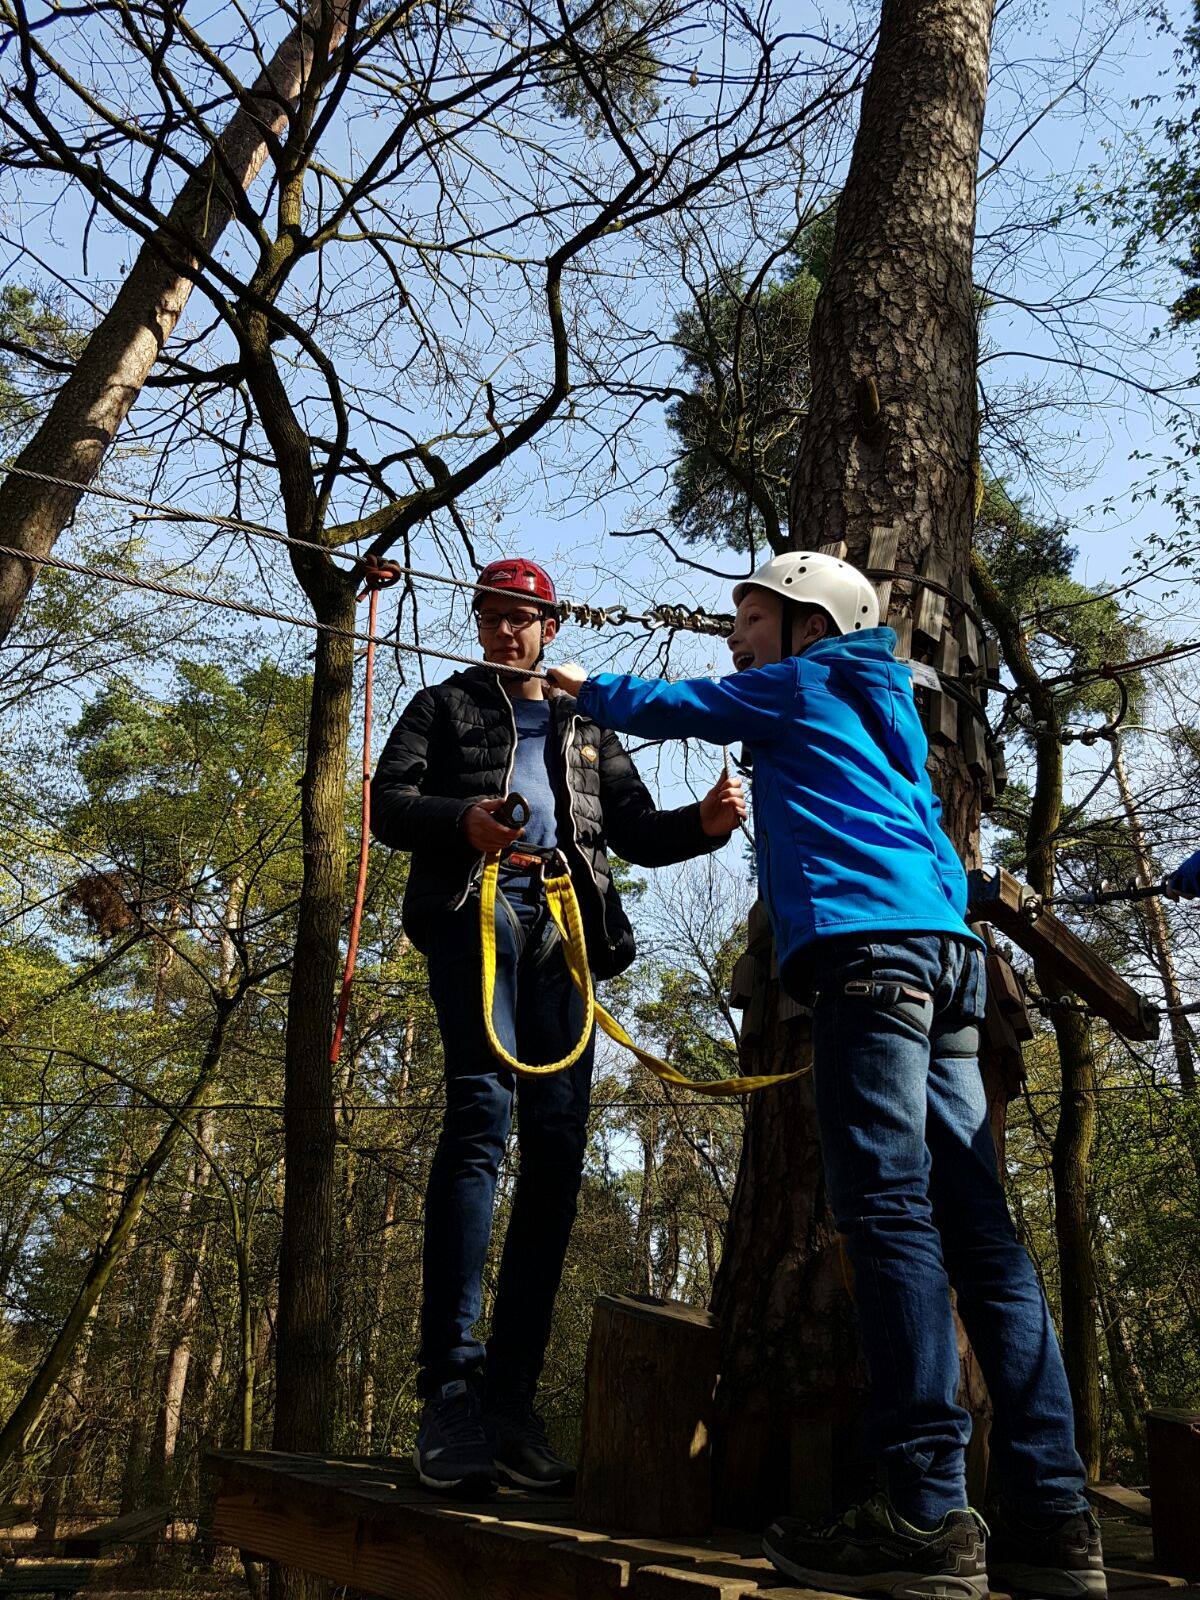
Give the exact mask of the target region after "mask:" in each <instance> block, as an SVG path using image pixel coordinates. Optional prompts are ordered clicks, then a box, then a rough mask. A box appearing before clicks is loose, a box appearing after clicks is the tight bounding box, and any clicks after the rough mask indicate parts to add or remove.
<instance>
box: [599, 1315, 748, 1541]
mask: <svg viewBox="0 0 1200 1600" xmlns="http://www.w3.org/2000/svg"><path fill="white" fill-rule="evenodd" d="M719 1359H720V1332H719V1328H718V1325H717V1319H716V1318H715V1317H714V1316H713V1315H712V1314H711V1312H708V1311H701V1310H698V1309H697V1308H696V1307H694V1306H686V1305H681V1304H679V1303H678V1302H676V1301H661V1300H649V1299H644V1298H642V1297H641V1296H635V1295H601V1296H600V1298H599V1299H598V1300H597V1301H596V1305H595V1309H594V1310H593V1313H592V1332H591V1337H590V1339H589V1340H588V1349H587V1373H586V1379H585V1387H584V1402H583V1439H582V1444H581V1448H580V1462H579V1479H578V1483H577V1485H576V1489H575V1508H576V1512H577V1513H578V1515H579V1517H580V1519H581V1520H582V1521H583V1522H586V1523H590V1524H593V1525H596V1526H599V1527H608V1528H621V1529H628V1530H630V1531H631V1532H636V1533H648V1534H657V1535H670V1536H679V1535H682V1534H704V1533H707V1532H708V1531H709V1529H710V1527H711V1526H712V1459H711V1436H712V1420H713V1394H714V1392H715V1389H716V1383H717V1364H718V1361H719Z"/></svg>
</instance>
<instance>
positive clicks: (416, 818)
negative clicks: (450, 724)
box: [371, 689, 478, 850]
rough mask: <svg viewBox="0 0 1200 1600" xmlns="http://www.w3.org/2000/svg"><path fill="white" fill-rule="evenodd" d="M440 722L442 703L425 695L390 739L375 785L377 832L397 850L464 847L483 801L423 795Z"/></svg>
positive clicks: (374, 823)
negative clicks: (466, 820) (467, 823)
mask: <svg viewBox="0 0 1200 1600" xmlns="http://www.w3.org/2000/svg"><path fill="white" fill-rule="evenodd" d="M437 721H438V704H437V701H436V699H435V698H434V696H433V695H432V694H431V693H430V691H429V690H428V689H422V690H420V692H419V693H417V694H416V695H414V696H413V698H412V699H411V700H410V701H409V703H408V705H407V706H406V707H405V710H404V714H403V715H402V716H401V718H400V720H399V722H398V723H397V724H396V726H395V727H394V728H393V729H392V731H391V734H390V735H389V736H388V742H387V743H386V744H385V745H384V747H383V754H382V755H381V756H380V758H379V765H378V766H377V767H376V768H375V776H374V777H373V778H372V779H371V832H372V833H373V834H374V835H375V837H376V838H377V839H378V840H379V842H380V844H386V845H388V846H389V847H390V848H391V849H393V850H411V849H413V848H414V846H416V845H417V844H421V845H436V844H450V843H452V842H455V843H459V842H461V836H460V835H459V831H458V828H459V823H460V821H461V820H462V818H463V816H464V815H465V813H466V812H468V811H469V810H470V809H471V807H472V806H473V805H474V804H475V803H476V799H477V798H478V797H474V798H471V799H467V800H462V799H452V798H450V797H449V796H447V795H437V794H422V792H421V785H422V783H423V782H424V780H425V775H426V773H427V772H428V770H429V748H430V744H431V742H432V740H433V739H434V737H435V735H436V728H437Z"/></svg>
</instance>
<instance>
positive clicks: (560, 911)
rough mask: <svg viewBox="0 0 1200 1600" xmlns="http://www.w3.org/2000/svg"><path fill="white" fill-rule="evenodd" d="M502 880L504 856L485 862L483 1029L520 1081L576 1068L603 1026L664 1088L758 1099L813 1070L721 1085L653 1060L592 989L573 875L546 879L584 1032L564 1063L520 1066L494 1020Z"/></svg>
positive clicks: (481, 907)
mask: <svg viewBox="0 0 1200 1600" xmlns="http://www.w3.org/2000/svg"><path fill="white" fill-rule="evenodd" d="M499 875H500V857H499V855H498V854H492V855H489V856H488V857H487V859H486V861H485V862H484V867H483V877H482V878H481V880H480V885H479V937H480V942H481V945H482V948H483V1025H484V1027H485V1028H486V1030H487V1037H488V1043H489V1044H490V1045H491V1047H492V1052H493V1054H495V1055H496V1056H498V1057H499V1058H500V1060H501V1061H503V1062H504V1064H505V1066H506V1067H508V1068H509V1070H510V1071H511V1072H514V1073H515V1074H516V1075H517V1077H519V1078H542V1077H546V1076H548V1075H549V1074H550V1073H552V1072H562V1071H563V1070H564V1069H565V1068H567V1067H573V1066H574V1065H575V1063H576V1062H577V1061H578V1060H579V1058H580V1056H581V1055H582V1054H583V1051H584V1047H585V1045H586V1044H587V1042H588V1040H589V1039H590V1038H591V1035H592V1027H593V1025H594V1024H595V1023H597V1022H598V1023H599V1024H600V1026H601V1027H602V1028H603V1029H604V1031H605V1033H606V1034H607V1035H608V1036H609V1038H610V1039H615V1040H616V1042H617V1043H618V1044H620V1045H624V1047H625V1049H626V1050H628V1051H630V1052H631V1053H632V1054H633V1055H635V1056H636V1057H637V1059H638V1060H639V1061H640V1062H641V1063H642V1065H643V1066H644V1067H648V1068H649V1069H650V1071H651V1072H652V1073H653V1074H654V1076H655V1077H656V1078H661V1079H662V1081H663V1082H664V1083H677V1084H681V1085H682V1086H683V1087H684V1088H687V1089H692V1090H694V1091H695V1092H696V1093H697V1094H712V1095H730V1094H753V1093H754V1091H755V1090H756V1089H768V1088H770V1087H771V1085H772V1084H776V1083H790V1082H791V1081H792V1079H793V1078H799V1077H802V1076H803V1074H804V1073H805V1072H807V1071H808V1068H807V1067H802V1068H801V1069H800V1071H799V1072H783V1073H779V1074H778V1075H770V1074H767V1075H764V1076H761V1077H756V1078H722V1079H720V1081H719V1082H717V1083H708V1082H705V1081H704V1080H703V1079H700V1078H689V1077H688V1076H687V1074H686V1073H683V1072H677V1071H676V1070H675V1068H674V1067H672V1066H668V1064H667V1063H666V1062H665V1061H661V1060H660V1059H659V1058H658V1056H654V1055H651V1054H650V1052H649V1051H648V1050H643V1049H642V1048H641V1047H640V1046H639V1045H636V1044H634V1042H633V1040H632V1039H631V1038H630V1037H629V1035H628V1034H627V1033H626V1032H625V1029H624V1028H623V1027H622V1026H621V1024H620V1023H619V1022H618V1021H617V1020H616V1018H615V1017H612V1016H610V1015H609V1013H608V1012H607V1011H606V1010H605V1009H604V1007H603V1006H602V1005H601V1004H600V1002H599V1001H598V1000H597V999H596V995H595V990H594V989H593V987H592V973H591V968H590V967H589V966H588V961H587V943H586V940H585V938H584V932H583V917H582V915H581V913H580V910H579V900H578V898H577V897H576V894H575V885H574V884H573V883H572V882H571V876H570V874H569V873H567V872H563V873H560V874H558V875H557V876H555V877H547V878H546V880H545V891H546V906H547V909H548V910H549V912H550V915H551V916H552V917H553V918H554V923H555V926H556V927H557V928H558V931H559V933H560V934H561V935H562V948H563V958H564V960H565V961H566V963H567V970H568V972H570V974H571V981H572V982H573V983H574V985H575V987H576V988H577V989H578V990H579V993H580V994H581V995H582V996H583V1029H582V1031H581V1033H580V1035H579V1040H578V1042H577V1043H576V1044H575V1045H574V1046H573V1047H572V1049H571V1050H570V1052H569V1053H568V1054H567V1055H565V1056H564V1057H563V1058H562V1060H561V1061H553V1062H551V1063H550V1064H549V1065H548V1066H544V1067H537V1066H530V1065H528V1064H527V1063H526V1062H524V1061H518V1060H517V1058H516V1057H515V1056H513V1055H510V1054H509V1052H508V1051H507V1050H506V1049H505V1048H504V1046H503V1044H501V1042H500V1040H499V1038H498V1037H497V1034H496V1024H495V1021H494V1019H493V1007H494V1005H495V998H496V882H497V879H498V878H499Z"/></svg>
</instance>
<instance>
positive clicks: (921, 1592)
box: [762, 1539, 989, 1600]
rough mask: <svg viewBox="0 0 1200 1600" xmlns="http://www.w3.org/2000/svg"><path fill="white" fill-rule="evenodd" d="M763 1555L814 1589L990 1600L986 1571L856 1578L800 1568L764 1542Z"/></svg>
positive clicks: (900, 1598)
mask: <svg viewBox="0 0 1200 1600" xmlns="http://www.w3.org/2000/svg"><path fill="white" fill-rule="evenodd" d="M762 1548H763V1554H764V1555H765V1556H766V1558H767V1560H768V1561H769V1562H770V1563H771V1565H772V1566H774V1567H778V1569H779V1570H780V1572H783V1573H786V1574H787V1576H788V1577H789V1578H795V1579H797V1580H798V1581H799V1582H800V1583H803V1584H804V1585H805V1586H806V1587H808V1588H811V1589H825V1590H829V1591H832V1593H834V1594H885V1595H891V1596H893V1597H894V1600H989V1590H988V1580H987V1574H986V1573H985V1572H977V1573H975V1574H974V1575H973V1576H972V1577H959V1576H958V1575H956V1574H955V1573H953V1572H903V1571H896V1572H870V1573H863V1574H862V1575H861V1576H858V1577H854V1576H852V1575H851V1574H849V1573H845V1572H823V1571H822V1570H821V1569H820V1568H819V1567H805V1566H801V1565H800V1563H799V1562H797V1561H790V1560H789V1559H788V1557H787V1556H785V1555H784V1554H783V1553H782V1552H781V1551H779V1550H776V1549H775V1548H774V1546H773V1545H772V1544H771V1543H770V1541H769V1540H768V1539H764V1540H763V1546H762Z"/></svg>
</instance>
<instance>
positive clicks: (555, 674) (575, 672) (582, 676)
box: [546, 661, 588, 695]
mask: <svg viewBox="0 0 1200 1600" xmlns="http://www.w3.org/2000/svg"><path fill="white" fill-rule="evenodd" d="M587 676H588V675H587V673H586V671H585V670H584V669H583V667H581V666H580V665H579V663H578V661H567V662H564V664H563V665H562V666H561V667H547V668H546V679H547V682H549V683H552V684H553V685H554V687H555V688H556V689H561V690H562V692H563V693H564V694H574V695H577V694H578V693H579V691H580V689H582V688H583V686H584V684H585V683H586V682H587Z"/></svg>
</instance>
